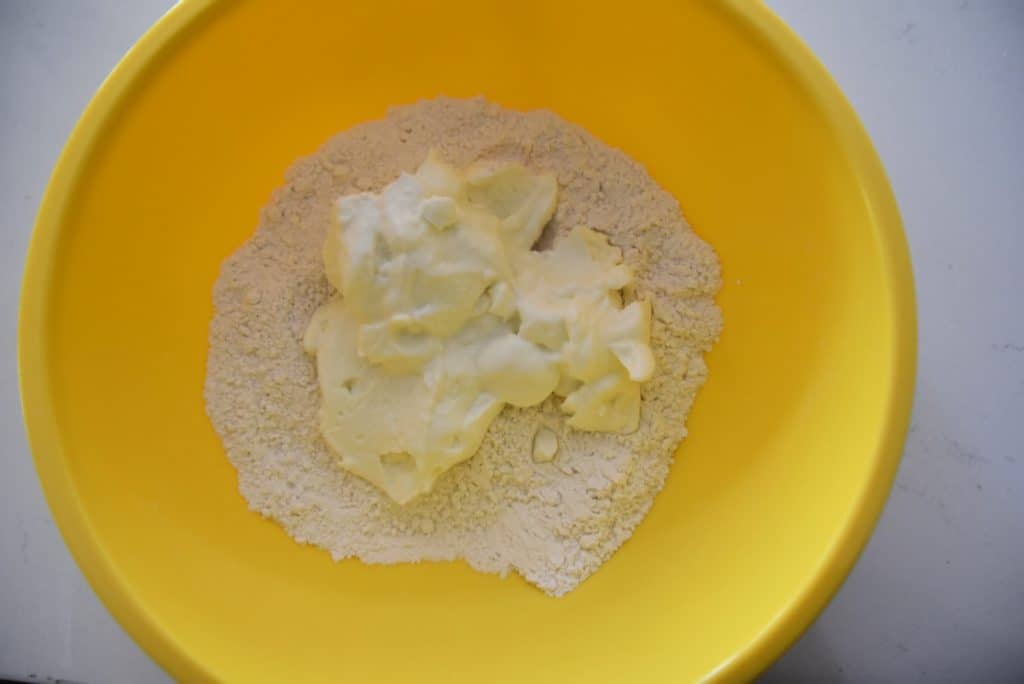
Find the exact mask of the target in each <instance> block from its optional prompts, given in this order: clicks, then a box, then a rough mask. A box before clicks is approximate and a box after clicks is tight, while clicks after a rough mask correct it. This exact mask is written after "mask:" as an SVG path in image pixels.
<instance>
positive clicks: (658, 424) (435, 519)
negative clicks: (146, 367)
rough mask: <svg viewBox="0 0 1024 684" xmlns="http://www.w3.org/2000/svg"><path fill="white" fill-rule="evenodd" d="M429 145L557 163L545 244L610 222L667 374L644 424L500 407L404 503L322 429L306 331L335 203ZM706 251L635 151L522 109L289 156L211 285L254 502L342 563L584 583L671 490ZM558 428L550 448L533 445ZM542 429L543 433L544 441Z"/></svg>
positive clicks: (223, 413)
mask: <svg viewBox="0 0 1024 684" xmlns="http://www.w3.org/2000/svg"><path fill="white" fill-rule="evenodd" d="M430 148H435V149H437V151H438V152H439V153H440V155H441V157H442V158H443V159H444V160H445V161H447V162H448V163H450V164H452V165H454V166H457V167H465V166H468V165H469V164H470V163H472V162H474V161H477V160H479V159H489V160H494V161H497V162H519V163H521V164H523V165H525V166H527V167H529V168H530V169H531V170H533V171H534V172H538V173H540V172H549V173H553V174H555V175H556V177H557V178H558V184H559V203H558V208H557V210H556V213H555V216H554V218H553V219H552V220H551V222H550V223H549V224H548V226H547V228H546V229H545V232H544V235H542V237H541V239H540V242H539V243H538V248H541V249H543V248H546V247H549V246H550V245H551V243H552V242H553V241H554V239H555V237H557V236H559V235H563V234H565V233H567V232H568V231H569V230H571V229H572V228H573V227H575V226H577V225H584V226H587V227H590V228H592V229H594V230H597V231H599V232H601V233H603V234H605V235H607V236H608V238H609V240H610V242H612V243H613V244H615V245H616V246H618V247H619V248H620V249H622V251H623V256H624V259H625V262H626V263H627V264H629V265H630V266H631V267H632V268H633V269H634V271H635V274H636V285H635V288H634V289H635V293H634V294H633V296H635V297H637V298H649V299H650V300H651V301H652V304H653V320H652V330H651V346H652V347H653V350H654V354H655V359H656V362H657V371H656V372H655V375H654V377H653V378H652V379H651V381H650V382H648V383H646V384H645V385H644V386H643V389H642V397H643V399H642V407H641V419H640V427H639V429H638V430H637V431H636V432H634V433H632V434H628V435H621V434H608V433H588V432H580V431H576V430H573V429H571V428H569V427H568V426H566V425H565V421H564V418H563V416H562V414H561V411H560V410H559V406H558V403H559V401H560V400H558V399H555V398H551V399H549V400H547V401H546V402H545V403H543V404H541V405H540V406H537V407H532V408H529V409H520V408H515V407H511V406H510V407H506V408H505V409H504V410H503V411H502V413H501V414H500V415H499V416H498V418H497V419H495V421H494V422H493V423H492V424H491V427H490V429H489V430H488V433H487V436H486V437H485V439H484V442H483V444H482V445H481V447H480V450H479V451H478V452H477V454H476V455H475V456H474V457H473V458H471V459H469V460H468V461H465V462H463V463H460V464H459V465H457V466H455V467H454V468H452V469H451V470H449V471H448V472H447V473H445V474H444V475H443V476H442V477H441V478H440V479H439V480H438V482H437V484H436V485H435V487H434V489H433V491H431V492H430V493H428V494H426V495H423V496H420V497H418V498H417V499H414V500H413V501H411V502H410V503H408V504H406V505H405V506H399V505H397V504H395V503H394V502H393V501H391V500H390V499H389V498H388V497H387V496H386V495H385V494H383V493H382V492H381V491H379V490H378V489H377V488H375V487H374V486H373V485H371V484H369V483H367V482H365V481H363V480H362V479H360V478H359V477H357V476H355V475H352V474H351V473H349V472H347V471H345V470H344V469H343V468H341V467H340V466H339V465H338V464H337V462H336V461H335V458H334V456H332V454H331V453H330V452H329V450H328V448H327V446H326V444H325V443H324V442H323V440H322V438H321V436H320V433H319V423H318V419H317V410H318V408H319V405H320V397H319V389H318V386H317V381H316V369H315V367H314V363H313V361H312V360H311V359H310V357H308V356H307V355H306V353H305V351H304V350H303V346H302V338H303V334H304V332H305V330H306V327H307V326H308V324H309V321H310V318H311V317H312V315H313V312H314V311H316V309H317V308H318V307H319V306H320V305H321V304H322V303H323V302H324V301H325V300H326V299H327V297H328V295H329V288H328V285H327V282H326V280H325V278H324V275H323V267H322V261H321V251H322V247H323V239H324V234H325V230H326V227H327V224H328V216H329V214H330V210H331V206H332V204H333V202H334V201H335V200H336V199H337V198H338V197H339V196H341V195H345V194H350V193H353V192H362V191H366V192H378V191H380V189H381V188H383V187H384V185H386V184H387V183H389V182H391V181H392V180H394V179H395V178H396V177H397V176H398V175H399V174H400V173H401V172H403V171H407V172H412V171H414V170H415V169H416V167H417V166H418V165H419V163H420V162H422V161H423V159H424V158H425V157H426V154H427V152H428V150H429V149H430ZM720 285H721V275H720V269H719V265H718V259H717V257H716V256H715V253H714V251H713V250H712V249H711V248H710V247H709V246H708V245H707V244H706V243H705V242H703V241H702V240H701V239H700V238H699V237H697V235H696V234H694V233H693V231H692V230H690V228H689V226H688V225H687V224H686V222H685V221H684V220H683V217H682V214H681V212H680V209H679V205H678V203H677V202H676V200H675V199H674V198H673V197H672V196H671V195H669V194H668V193H667V192H665V191H664V190H662V189H661V188H660V187H659V186H658V185H657V184H656V183H655V182H654V181H653V180H651V178H650V177H649V176H648V174H647V172H646V171H645V170H644V169H643V167H641V166H640V165H639V164H637V163H636V162H634V161H632V160H631V159H629V158H628V157H627V156H626V155H624V154H623V153H621V152H619V151H618V150H614V149H612V148H610V147H608V146H606V145H604V144H603V143H601V142H599V141H598V140H596V139H595V138H593V137H592V136H590V135H589V134H588V133H586V132H585V131H583V130H582V129H580V128H579V127H577V126H574V125H572V124H569V123H566V122H565V121H563V120H562V119H560V118H558V117H557V116H556V115H554V114H552V113H550V112H547V111H532V112H527V113H519V112H513V111H510V110H507V109H503V108H501V107H499V106H497V105H494V104H491V103H489V102H487V101H485V100H483V99H481V98H476V99H471V100H456V99H450V98H438V99H435V100H429V101H424V102H420V103H417V104H414V105H408V106H403V107H396V108H393V109H391V110H390V111H389V112H388V115H387V117H386V118H384V119H382V120H379V121H372V122H368V123H364V124H361V125H359V126H356V127H354V128H352V129H350V130H348V131H345V132H343V133H341V134H339V135H337V136H335V137H334V138H332V139H331V140H330V141H328V142H327V143H326V144H325V145H324V146H323V147H322V148H321V149H320V150H319V151H318V152H316V153H315V154H313V155H312V156H310V157H307V158H304V159H300V160H299V161H297V162H296V163H295V164H294V165H293V166H292V167H291V168H290V169H289V170H288V172H287V173H286V174H285V183H284V185H282V186H281V187H280V188H278V189H277V190H276V191H275V192H274V193H273V195H272V197H271V199H270V202H269V203H268V204H267V206H266V207H265V208H264V209H263V211H262V213H261V215H260V222H259V227H258V228H257V230H256V232H255V234H254V235H253V236H252V238H251V239H250V240H249V241H247V242H246V243H245V244H244V245H242V247H240V248H239V249H238V250H237V251H236V252H235V253H234V254H232V255H231V256H229V257H228V258H227V260H225V262H224V265H223V267H222V269H221V273H220V277H219V278H218V280H217V282H216V285H215V287H214V294H213V300H214V316H213V320H212V321H211V324H210V350H209V357H208V361H207V375H206V384H205V399H206V407H207V413H208V414H209V416H210V419H211V422H212V423H213V426H214V429H215V430H216V431H217V434H218V435H219V436H220V439H221V441H222V442H223V444H224V447H225V450H226V452H227V456H228V458H229V459H230V461H231V463H232V464H233V465H234V466H235V468H236V469H237V470H238V482H239V489H240V490H241V493H242V495H243V496H244V497H245V499H246V500H247V501H248V503H249V506H250V507H251V508H252V509H253V510H254V511H257V512H258V513H260V514H262V515H264V516H266V517H267V518H270V519H272V520H275V521H277V522H278V523H279V524H280V525H281V526H282V527H283V528H284V530H285V531H286V532H287V533H288V534H289V535H290V536H291V537H292V538H294V539H295V540H297V541H299V542H302V543H307V544H313V545H316V546H319V547H322V548H324V549H325V550H327V551H328V552H329V553H330V554H331V557H332V558H334V559H335V560H342V559H345V558H358V559H360V560H362V561H364V562H367V563H397V562H415V561H423V560H452V559H455V558H464V559H465V560H466V561H467V562H468V563H469V564H470V565H471V566H473V567H474V568H476V569H477V570H480V571H483V572H490V573H496V574H499V575H501V576H505V575H507V574H508V573H509V572H511V571H515V572H518V573H519V574H520V575H522V576H523V577H524V578H525V579H526V580H528V581H529V582H532V583H533V584H535V585H536V586H538V587H539V588H541V589H542V590H543V591H545V592H546V593H548V594H550V595H552V596H561V595H563V594H565V593H566V592H568V591H570V590H572V589H573V588H575V587H576V586H577V585H578V584H579V583H580V582H582V581H583V580H584V579H586V578H587V577H588V576H590V575H591V574H592V573H593V572H594V571H596V570H597V569H598V567H600V565H601V564H602V563H603V562H604V561H605V560H607V559H608V558H609V557H610V556H611V555H612V554H613V553H614V552H615V551H616V549H618V548H619V547H620V546H621V545H622V544H623V543H624V542H625V541H626V540H627V539H628V538H629V537H630V535H631V534H632V533H633V530H634V529H635V528H636V526H637V525H638V524H639V523H640V521H641V520H642V519H643V517H644V516H645V515H646V513H647V511H648V510H649V509H650V506H651V504H652V503H653V501H654V497H655V496H656V494H657V493H658V492H659V491H660V490H661V488H662V485H663V484H664V481H665V477H666V475H667V474H668V469H669V466H670V465H671V463H672V460H673V454H674V452H675V449H676V447H677V446H678V444H679V443H680V442H681V441H682V439H683V438H684V437H685V436H686V428H685V419H686V415H687V413H688V412H689V410H690V406H691V404H692V403H693V399H694V396H695V395H696V393H697V391H698V390H699V389H700V387H701V385H703V384H704V381H705V379H706V377H707V367H706V366H705V364H704V360H703V354H704V353H705V352H707V351H708V350H709V349H710V348H711V346H712V345H713V344H714V342H715V341H716V340H717V338H718V334H719V332H720V330H721V325H722V323H721V316H720V312H719V310H718V307H717V306H716V305H715V302H714V295H715V294H716V293H717V291H718V289H719V287H720ZM544 430H546V431H549V432H550V433H551V436H552V437H553V438H554V443H555V445H556V449H557V450H556V451H553V452H552V453H551V458H549V459H547V460H544V458H543V455H544V454H545V453H547V451H546V449H547V447H545V449H543V450H542V452H541V455H542V458H540V459H537V458H536V453H535V446H536V445H535V439H536V437H537V436H538V435H539V434H540V433H541V431H544ZM544 440H545V442H546V441H547V437H544Z"/></svg>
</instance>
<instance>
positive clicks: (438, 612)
mask: <svg viewBox="0 0 1024 684" xmlns="http://www.w3.org/2000/svg"><path fill="white" fill-rule="evenodd" d="M477 93H482V94H485V95H487V96H488V97H490V98H493V99H494V100H497V101H499V102H501V103H503V104H505V105H507V106H510V107H514V108H533V107H549V108H551V109H553V110H555V111H556V112H558V113H559V114H561V115H562V116H563V117H565V118H566V119H568V120H570V121H574V122H578V123H580V124H582V125H583V126H585V127H586V128H587V129H588V130H589V131H591V132H592V133H594V134H595V135H597V136H598V137H600V138H601V139H603V140H604V141H606V142H608V143H610V144H612V145H614V146H617V147H620V148H622V149H623V150H625V151H626V152H627V153H628V154H630V155H631V156H632V157H634V158H636V159H638V160H640V161H641V162H642V163H644V164H645V165H646V166H647V167H648V168H649V169H650V171H651V173H652V175H653V176H654V178H655V179H656V180H657V181H658V182H660V183H661V184H662V185H663V186H664V187H666V188H667V189H669V190H670V191H671V192H673V193H674V194H676V196H678V198H679V199H680V201H681V202H682V205H683V207H685V210H686V213H687V216H688V218H689V220H690V221H691V223H692V224H693V225H694V226H695V228H696V230H697V231H698V232H699V233H700V234H701V235H702V236H703V237H705V238H706V239H707V240H709V241H710V242H711V244H712V245H714V247H715V249H716V250H718V253H719V255H720V256H721V259H722V264H723V265H724V274H725V287H724V289H723V290H722V293H721V295H720V298H719V302H720V304H721V307H722V309H723V312H724V314H725V320H726V327H725V333H724V335H723V337H722V340H721V343H720V344H719V345H718V346H717V347H716V348H715V350H714V351H713V353H712V354H711V355H710V357H709V359H708V361H709V364H710V368H711V377H710V381H709V382H708V384H707V386H706V387H705V389H704V390H703V391H702V393H701V394H700V396H699V398H698V400H697V403H696V406H695V408H694V411H693V414H692V417H691V420H690V432H691V436H690V437H689V439H688V440H687V441H686V442H685V444H684V445H683V448H682V450H681V451H680V453H679V458H678V461H677V463H676V465H675V466H674V468H673V471H672V473H671V476H670V478H669V482H668V485H667V486H666V488H665V490H664V492H663V493H662V494H661V495H660V496H659V497H658V500H657V502H656V504H655V506H654V508H653V510H652V511H651V514H650V516H649V517H648V519H647V520H646V521H645V522H644V523H643V524H642V525H641V526H640V528H639V529H638V530H637V532H636V534H635V535H634V537H633V539H632V540H631V541H629V542H628V543H627V544H626V545H625V546H624V547H623V548H622V549H621V550H620V551H619V553H618V554H616V555H615V557H614V558H613V559H612V560H611V561H610V562H609V563H608V564H607V565H606V566H605V567H604V568H603V569H601V570H600V571H599V572H598V573H597V574H596V575H594V576H593V577H592V578H591V579H589V580H588V581H587V582H586V583H585V584H584V585H583V586H581V587H580V588H579V589H578V590H577V591H575V592H573V593H572V594H570V595H569V596H568V597H567V598H565V599H562V600H555V599H551V598H547V597H545V596H544V595H542V594H541V593H540V592H539V591H537V590H535V589H533V588H531V587H530V586H528V585H527V584H526V583H524V582H523V581H521V580H519V579H516V578H511V579H508V580H504V581H503V580H501V579H498V578H496V577H493V576H485V575H480V574H477V573H475V572H473V571H471V570H470V569H469V568H468V567H466V566H465V565H463V564H461V563H451V564H422V565H418V566H412V565H402V566H397V567H368V566H364V565H362V564H360V563H358V562H344V563H341V564H335V563H333V562H332V561H331V560H330V558H329V557H328V556H327V554H325V553H323V552H321V551H318V550H316V549H313V548H308V547H300V546H299V545H297V544H295V543H294V542H292V541H291V540H290V539H288V537H287V536H286V535H285V534H284V533H283V532H282V531H281V530H280V529H279V528H278V527H277V526H276V525H274V524H273V523H270V522H267V521H265V520H262V519H261V518H260V517H259V516H257V515H256V514H254V513H251V512H249V511H248V510H247V508H246V506H245V503H244V501H243V500H242V498H241V496H240V495H239V493H238V491H237V488H236V479H235V473H234V471H233V469H232V468H231V466H230V465H229V464H228V462H227V460H226V459H225V457H224V454H223V452H222V450H221V447H220V445H219V443H218V441H217V438H216V437H215V435H214V433H213V430H212V429H211V427H210V424H209V422H208V421H207V419H206V416H205V414H204V412H203V402H202V393H201V390H202V385H203V376H204V364H205V359H206V346H207V342H206V335H207V324H208V322H209V319H210V315H211V286H212V285H213V282H214V279H215V277H216V275H217V269H218V267H219V265H220V262H221V260H222V259H223V258H224V257H225V256H226V255H227V254H229V253H230V252H231V251H232V250H234V249H235V248H236V247H237V246H238V245H239V244H241V243H242V241H243V240H245V239H246V237H247V236H249V235H250V233H251V232H252V231H253V229H254V228H255V226H256V222H257V215H258V211H259V208H260V207H261V205H263V204H264V203H265V201H266V200H267V198H268V196H269V193H270V191H271V189H272V188H274V187H275V186H277V185H279V184H281V183H282V182H283V178H282V174H283V172H284V170H285V168H286V167H287V166H288V165H289V164H290V163H291V162H292V161H293V160H294V159H295V158H296V157H298V156H300V155H304V154H307V153H310V152H312V151H314V150H315V149H316V148H317V147H318V145H319V144H320V143H322V142H323V141H324V140H326V139H327V138H328V137H329V136H330V135H331V134H333V133H334V132H336V131H339V130H341V129H344V128H347V127H349V126H351V125H352V124H355V123H357V122H359V121H363V120H365V119H368V118H373V117H380V116H382V115H383V114H384V111H385V109H386V107H387V106H388V105H389V104H392V103H404V102H410V101H414V100H416V99H418V98H422V97H428V96H433V95H436V94H449V95H455V96H469V95H474V94H477ZM914 336H915V323H914V308H913V294H912V282H911V276H910V268H909V260H908V255H907V250H906V245H905V242H904V238H903V235H902V232H901V228H900V221H899V216H898V213H897V209H896V206H895V203H894V200H893V198H892V196H891V193H890V190H889V188H888V185H887V183H886V179H885V176H884V173H883V171H882V169H881V166H880V164H879V162H878V160H877V158H876V156H875V154H874V152H873V150H872V148H871V145H870V143H869V141H868V139H867V137H866V136H865V134H864V132H863V130H862V129H861V127H860V125H859V124H858V122H857V120H856V117H855V116H854V114H853V112H852V111H851V109H850V108H849V106H848V105H847V104H846V102H845V101H844V100H843V98H842V96H841V95H840V93H839V92H838V90H837V89H836V87H835V86H834V84H833V83H832V82H831V80H830V79H829V78H828V76H827V75H826V73H825V72H824V70H823V69H822V68H821V67H820V66H819V65H818V64H817V63H816V62H815V60H814V59H813V57H812V56H811V55H810V54H809V53H808V51H807V50H806V48H804V47H803V46H802V45H801V44H800V43H799V42H798V41H797V40H796V39H795V38H794V37H793V36H792V35H791V34H790V33H789V32H788V31H787V29H786V28H785V27H784V26H783V25H782V24H781V23H780V22H779V21H778V20H777V19H775V18H774V17H773V16H772V15H771V14H770V13H769V12H768V11H767V10H766V9H765V8H763V7H762V6H761V5H759V4H752V3H746V2H739V1H737V2H704V1H684V0H650V1H641V2H632V3H627V4H626V5H623V4H622V3H588V4H586V5H577V4H576V3H559V2H548V1H547V0H521V1H519V2H511V3H508V2H503V3H490V2H479V0H470V1H465V0H450V1H448V2H443V3H408V2H402V1H399V0H376V1H375V2H335V1H334V0H322V1H303V2H294V3H293V2H280V1H278V0H252V1H248V2H219V3H217V2H207V1H205V0H192V1H186V2H185V3H183V4H182V5H180V6H179V7H177V8H175V9H174V10H173V11H172V12H171V13H170V14H169V15H168V16H167V17H166V18H165V19H163V20H162V21H161V22H160V23H159V24H158V25H156V26H155V27H154V28H153V29H152V30H151V31H150V32H149V33H148V34H147V35H146V37H145V38H144V39H143V40H142V41H141V42H140V43H139V44H138V45H137V46H136V47H135V48H134V49H133V50H132V52H131V53H130V54H129V56H128V57H127V58H126V59H125V60H124V62H123V63H122V64H121V65H120V66H119V67H118V68H117V70H116V71H115V72H114V73H113V74H112V76H111V77H110V78H109V79H108V81H107V82H106V83H105V84H104V86H103V88H102V89H101V90H100V92H99V94H98V95H97V96H96V98H95V100H94V101H93V102H92V104H91V105H90V107H89V108H88V110H87V111H86V113H85V114H84V116H83V117H82V120H81V122H80V124H79V125H78V127H77V128H76V130H75V133H74V134H73V136H72V137H71V140H70V142H69V143H68V146H67V149H66V150H65V152H64V154H63V156H62V158H61V161H60V163H59V165H58V166H57V169H56V171H55V172H54V175H53V179H52V181H51V184H50V187H49V189H48V191H47V194H46V197H45V199H44V202H43V206H42V209H41V211H40V214H39V219H38V224H37V227H36V232H35V234H34V236H33V240H32V246H31V250H30V253H29V258H28V266H27V273H26V276H25V285H24V292H23V302H22V311H21V320H20V340H19V343H20V349H19V356H20V371H21V385H22V393H23V401H24V409H25V415H26V421H27V423H28V427H29V435H30V440H31V444H32V448H33V452H34V454H35V458H36V461H37V465H38V470H39V473H40V478H41V479H42V482H43V485H44V488H45V490H46V494H47V497H48V498H49V501H50V505H51V506H52V507H53V510H54V514H55V517H56V519H57V521H58V523H59V525H60V528H61V530H62V532H63V533H64V536H65V539H66V540H67V542H68V545H69V546H70V547H71V549H72V551H73V553H74V555H75V557H76V558H77V560H78V562H79V564H80V565H81V567H82V569H83V571H84V572H85V574H86V575H87V576H88V578H89V580H90V581H91V582H92V584H93V586H94V587H95V588H96V590H97V591H98V593H99V594H100V596H102V598H103V599H104V601H105V602H106V604H107V605H108V606H109V607H110V610H111V611H112V612H113V613H114V615H115V616H116V617H117V618H118V619H119V620H120V621H121V623H122V624H123V625H124V626H125V627H126V628H127V630H128V631H129V632H130V633H131V634H132V635H133V636H134V637H135V638H136V639H137V640H138V642H139V643H140V644H141V645H142V646H143V647H144V648H145V649H146V650H147V651H148V652H149V653H150V654H152V655H153V657H154V658H156V659H157V660H158V661H159V662H160V663H161V664H162V665H164V666H165V667H166V668H167V669H168V670H169V671H170V672H171V673H173V674H174V675H175V676H177V677H178V678H180V679H182V680H185V681H206V680H223V681H236V682H256V681H273V682H302V681H347V682H366V681H377V680H379V681H399V680H405V681H439V682H440V681H443V682H502V681H519V682H521V681H529V682H532V683H533V684H542V683H545V682H552V683H555V682H557V683H559V684H565V683H566V682H578V681H588V682H598V681H608V682H626V681H629V682H654V681H673V682H685V681H696V680H711V681H739V680H743V679H746V678H749V677H751V676H753V675H754V674H756V673H757V672H758V671H759V670H760V669H762V668H763V667H765V666H766V665H767V664H768V663H769V662H770V661H771V660H772V659H773V658H775V657H776V656H777V655H778V654H779V653H780V652H781V651H782V650H783V649H784V648H785V647H786V646H787V645H788V644H789V643H791V642H792V640H793V639H795V638H796V636H797V635H798V634H799V632H800V631H801V630H802V629H803V628H804V627H805V626H806V625H807V624H808V623H809V621H810V620H811V619H812V618H813V617H814V615H815V614H816V613H817V612H818V611H819V610H820V609H821V607H822V606H823V605H824V604H825V602H826V601H827V600H828V598H829V597H830V596H831V595H832V593H833V592H834V591H835V589H836V588H837V586H838V585H839V583H840V582H841V580H842V579H843V577H844V576H845V573H846V572H847V571H848V569H849V568H850V566H851V564H852V563H853V561H854V559H855V557H856V555H857V553H858V552H859V550H860V549H861V547H862V546H863V544H864V542H865V540H866V539H867V537H868V535H869V533H870V529H871V527H872V525H873V523H874V521H875V519H876V517H877V515H878V513H879V511H880V508H881V505H882V503H883V501H884V499H885V497H886V494H887V492H888V487H889V484H890V482H891V480H892V476H893V473H894V471H895V468H896V464H897V462H898V459H899V452H900V448H901V446H902V443H903V438H904V432H905V428H906V425H907V418H908V412H909V407H910V401H911V393H912V384H913V369H914V350H915V339H914Z"/></svg>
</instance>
